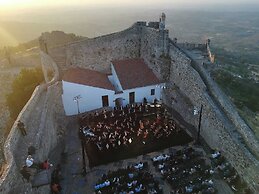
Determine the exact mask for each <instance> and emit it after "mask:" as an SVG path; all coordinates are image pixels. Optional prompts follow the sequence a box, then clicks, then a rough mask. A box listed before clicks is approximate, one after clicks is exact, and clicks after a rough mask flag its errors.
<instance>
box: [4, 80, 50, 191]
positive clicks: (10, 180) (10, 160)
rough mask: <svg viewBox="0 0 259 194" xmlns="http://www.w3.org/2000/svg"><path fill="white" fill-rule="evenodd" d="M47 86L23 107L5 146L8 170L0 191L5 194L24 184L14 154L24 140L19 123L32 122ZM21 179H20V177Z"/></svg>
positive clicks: (39, 89) (41, 86)
mask: <svg viewBox="0 0 259 194" xmlns="http://www.w3.org/2000/svg"><path fill="white" fill-rule="evenodd" d="M45 88H46V86H45V85H40V86H37V87H36V88H35V90H34V92H33V94H32V96H31V98H30V99H29V101H28V102H27V103H26V105H25V106H24V107H23V109H22V111H21V112H20V114H19V115H18V117H17V119H16V121H15V122H14V124H13V126H12V128H11V131H10V133H9V135H8V137H7V139H6V141H5V144H4V156H5V163H6V168H5V169H4V172H3V174H2V176H1V180H0V191H1V192H3V193H8V191H10V190H11V189H12V187H14V186H15V185H16V184H19V183H20V182H22V180H21V177H19V176H18V175H19V174H18V172H19V168H18V167H17V164H16V161H15V158H14V152H15V149H17V144H18V141H19V140H20V139H21V138H22V135H21V133H20V131H19V129H18V126H17V121H18V120H22V121H23V122H25V123H26V122H28V121H29V120H30V118H29V117H30V115H31V114H30V111H31V110H33V109H34V108H35V107H36V106H37V103H38V101H39V98H40V96H41V94H42V92H43V91H44V90H45ZM17 176H18V177H19V178H20V179H19V178H18V177H17Z"/></svg>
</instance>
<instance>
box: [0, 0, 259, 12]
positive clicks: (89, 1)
mask: <svg viewBox="0 0 259 194" xmlns="http://www.w3.org/2000/svg"><path fill="white" fill-rule="evenodd" d="M122 2H123V4H122ZM255 3H256V4H257V3H258V0H227V1H226V0H209V1H208V0H145V1H139V0H0V10H2V11H3V10H5V11H7V10H9V11H10V10H12V11H13V10H15V9H23V8H31V7H39V6H40V7H42V6H47V7H48V6H62V5H63V6H66V5H88V6H92V5H106V6H113V5H116V6H120V5H122V6H123V5H135V6H138V5H142V6H143V5H147V6H150V5H163V4H164V5H172V6H176V7H177V6H179V5H186V6H191V5H199V4H211V5H213V4H228V5H230V4H255Z"/></svg>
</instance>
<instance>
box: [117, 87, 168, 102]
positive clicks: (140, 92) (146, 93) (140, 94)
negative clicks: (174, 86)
mask: <svg viewBox="0 0 259 194" xmlns="http://www.w3.org/2000/svg"><path fill="white" fill-rule="evenodd" d="M163 85H164V84H157V85H152V86H146V87H141V88H133V89H129V90H124V91H123V93H121V94H116V95H115V98H114V99H116V98H123V99H124V100H123V105H124V106H125V105H127V104H129V93H130V92H135V102H143V98H144V97H145V98H146V99H147V101H148V102H153V101H154V99H155V98H156V99H158V100H160V99H161V90H162V89H161V87H162V86H163ZM151 89H155V95H153V96H152V95H151Z"/></svg>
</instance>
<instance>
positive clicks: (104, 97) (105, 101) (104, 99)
mask: <svg viewBox="0 0 259 194" xmlns="http://www.w3.org/2000/svg"><path fill="white" fill-rule="evenodd" d="M102 103H103V107H107V106H109V97H108V95H106V96H102Z"/></svg>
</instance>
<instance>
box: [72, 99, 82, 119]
mask: <svg viewBox="0 0 259 194" xmlns="http://www.w3.org/2000/svg"><path fill="white" fill-rule="evenodd" d="M81 98H82V97H81V95H80V94H79V95H77V96H75V97H74V98H73V100H74V102H76V104H77V114H78V115H79V114H80V110H79V100H80V99H81Z"/></svg>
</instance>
